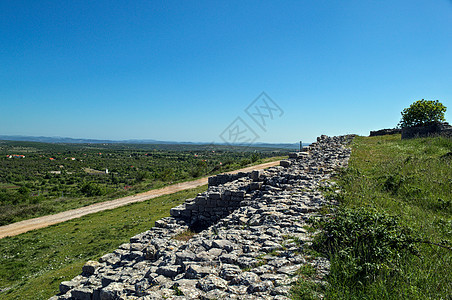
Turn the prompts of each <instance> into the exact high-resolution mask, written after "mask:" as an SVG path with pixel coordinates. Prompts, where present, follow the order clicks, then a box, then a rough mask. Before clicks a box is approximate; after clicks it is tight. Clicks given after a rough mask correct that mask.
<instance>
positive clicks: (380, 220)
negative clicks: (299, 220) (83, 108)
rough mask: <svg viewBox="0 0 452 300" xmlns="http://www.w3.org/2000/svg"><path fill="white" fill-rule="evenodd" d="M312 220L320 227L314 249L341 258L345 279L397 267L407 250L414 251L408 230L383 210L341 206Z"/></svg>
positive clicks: (368, 277)
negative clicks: (333, 211) (332, 212)
mask: <svg viewBox="0 0 452 300" xmlns="http://www.w3.org/2000/svg"><path fill="white" fill-rule="evenodd" d="M312 222H313V223H314V224H315V225H316V226H317V227H319V228H321V229H322V233H321V234H319V235H318V236H317V237H316V239H315V241H314V243H313V248H314V250H316V251H318V252H320V253H323V254H325V255H326V256H328V257H329V258H330V259H334V260H335V261H340V262H341V263H342V271H343V272H342V274H341V276H342V277H343V279H344V280H358V281H361V282H364V281H367V280H374V279H375V277H376V276H377V275H379V274H380V272H395V271H397V270H398V267H399V263H400V261H401V258H402V257H404V256H405V255H406V254H417V249H416V248H415V246H414V243H415V241H416V239H415V238H414V236H413V234H412V232H411V230H410V229H409V228H407V227H404V226H402V225H400V224H399V221H398V219H397V218H396V217H392V216H389V215H387V214H385V213H379V212H376V211H374V210H371V209H366V208H356V209H348V208H344V209H341V210H339V211H337V213H336V214H335V215H334V217H331V216H329V217H328V216H326V217H322V218H321V219H320V220H316V221H312Z"/></svg>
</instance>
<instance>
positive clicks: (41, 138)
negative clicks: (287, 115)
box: [0, 135, 309, 150]
mask: <svg viewBox="0 0 452 300" xmlns="http://www.w3.org/2000/svg"><path fill="white" fill-rule="evenodd" d="M0 140H5V141H26V142H41V143H56V144H160V145H207V144H209V143H194V142H175V141H158V140H152V139H130V140H97V139H82V138H80V139H75V138H69V137H48V136H24V135H0ZM216 144H218V145H225V143H216ZM306 145H309V143H303V146H306ZM253 146H254V147H264V148H282V149H288V150H295V149H298V148H299V147H300V144H299V143H254V144H253Z"/></svg>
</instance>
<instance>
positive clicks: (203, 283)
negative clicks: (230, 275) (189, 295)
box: [196, 275, 228, 292]
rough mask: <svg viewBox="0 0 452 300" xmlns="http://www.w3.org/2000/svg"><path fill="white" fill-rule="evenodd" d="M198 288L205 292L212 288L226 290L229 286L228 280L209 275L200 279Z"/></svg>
mask: <svg viewBox="0 0 452 300" xmlns="http://www.w3.org/2000/svg"><path fill="white" fill-rule="evenodd" d="M196 286H197V288H199V289H201V290H203V291H204V292H208V291H212V290H217V289H219V290H225V289H226V288H227V287H228V282H227V281H226V280H224V279H222V278H220V277H218V276H215V275H208V276H206V277H204V278H202V279H200V280H199V281H198V284H197V285H196Z"/></svg>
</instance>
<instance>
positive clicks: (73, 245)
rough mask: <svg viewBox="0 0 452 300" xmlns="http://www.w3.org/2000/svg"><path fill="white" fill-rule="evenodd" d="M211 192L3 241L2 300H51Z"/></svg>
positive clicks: (164, 199) (0, 243)
mask: <svg viewBox="0 0 452 300" xmlns="http://www.w3.org/2000/svg"><path fill="white" fill-rule="evenodd" d="M206 187H207V186H202V187H199V188H196V189H192V190H187V191H182V192H178V193H174V194H171V195H166V196H161V197H158V198H154V199H150V200H147V201H144V202H140V203H134V204H130V205H127V206H123V207H120V208H116V209H113V210H107V211H103V212H99V213H95V214H91V215H87V216H84V217H82V218H79V219H74V220H70V221H67V222H64V223H60V224H57V225H53V226H50V227H47V228H43V229H39V230H34V231H31V232H27V233H24V234H21V235H18V236H15V237H6V238H3V239H1V240H0V253H1V256H0V290H2V291H1V292H0V298H1V299H48V298H49V297H51V296H52V295H55V294H57V293H58V286H59V283H60V282H61V281H65V280H70V279H72V278H73V277H75V276H76V275H78V274H80V273H81V267H82V266H83V264H84V263H85V262H86V261H87V260H97V259H98V258H99V257H100V256H102V255H104V254H106V253H109V252H112V251H113V250H115V249H116V248H117V247H118V246H119V245H120V244H122V243H126V242H128V241H129V239H130V237H132V236H134V235H136V234H138V233H140V232H143V231H146V230H148V229H149V228H151V227H152V226H154V222H155V221H156V220H158V219H161V218H163V217H166V216H168V215H169V210H170V208H172V207H174V206H177V205H179V204H180V203H182V202H183V201H184V200H185V199H187V198H191V197H195V196H196V194H197V193H200V192H203V191H205V190H206Z"/></svg>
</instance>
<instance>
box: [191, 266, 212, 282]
mask: <svg viewBox="0 0 452 300" xmlns="http://www.w3.org/2000/svg"><path fill="white" fill-rule="evenodd" d="M211 273H212V270H211V268H209V267H204V266H200V265H195V264H193V265H190V266H189V267H188V268H187V270H186V271H185V277H186V278H188V279H200V278H203V277H205V276H207V275H209V274H211Z"/></svg>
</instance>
